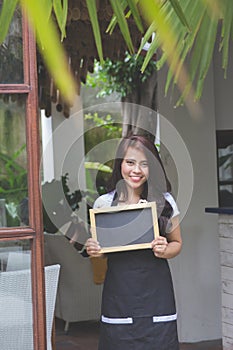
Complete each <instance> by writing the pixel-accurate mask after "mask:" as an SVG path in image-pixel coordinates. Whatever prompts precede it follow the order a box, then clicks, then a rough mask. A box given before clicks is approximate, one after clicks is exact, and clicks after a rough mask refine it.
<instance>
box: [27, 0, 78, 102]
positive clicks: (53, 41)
mask: <svg viewBox="0 0 233 350" xmlns="http://www.w3.org/2000/svg"><path fill="white" fill-rule="evenodd" d="M21 4H22V7H23V8H25V9H26V11H27V13H28V17H29V18H30V19H31V23H32V25H33V28H34V29H35V31H36V35H37V43H38V47H39V50H40V52H41V54H42V57H43V58H44V61H45V63H46V66H47V68H48V70H49V72H50V74H51V76H52V78H53V79H54V81H55V82H56V85H57V87H58V89H59V90H60V91H61V94H62V96H63V98H64V99H65V100H66V101H67V102H68V103H70V104H72V103H73V100H74V97H75V93H76V90H77V89H76V83H75V81H74V79H73V77H72V75H71V72H70V70H69V64H68V60H67V57H66V55H65V51H64V48H63V47H62V45H61V42H60V40H59V37H58V34H57V30H56V28H55V25H54V23H53V22H52V20H51V19H50V20H48V21H47V22H44V21H42V20H41V19H42V18H44V16H45V12H44V7H43V4H42V3H41V2H40V1H31V0H21Z"/></svg>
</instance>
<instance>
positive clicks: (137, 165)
mask: <svg viewBox="0 0 233 350" xmlns="http://www.w3.org/2000/svg"><path fill="white" fill-rule="evenodd" d="M134 171H135V172H137V173H139V172H141V167H140V164H138V163H136V164H135V166H134Z"/></svg>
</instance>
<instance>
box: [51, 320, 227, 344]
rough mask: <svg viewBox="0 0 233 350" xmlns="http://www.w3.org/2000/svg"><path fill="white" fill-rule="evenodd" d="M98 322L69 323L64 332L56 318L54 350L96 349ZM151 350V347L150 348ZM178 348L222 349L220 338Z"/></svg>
mask: <svg viewBox="0 0 233 350" xmlns="http://www.w3.org/2000/svg"><path fill="white" fill-rule="evenodd" d="M98 335H99V324H98V322H95V321H88V322H76V323H71V324H70V326H69V331H68V333H67V334H66V333H65V332H64V322H63V321H62V320H59V319H56V347H55V349H56V350H97V346H98ZM151 350H153V349H151ZM180 350H222V342H221V339H219V340H215V341H204V342H199V343H192V344H190V343H189V344H187V343H185V344H181V345H180Z"/></svg>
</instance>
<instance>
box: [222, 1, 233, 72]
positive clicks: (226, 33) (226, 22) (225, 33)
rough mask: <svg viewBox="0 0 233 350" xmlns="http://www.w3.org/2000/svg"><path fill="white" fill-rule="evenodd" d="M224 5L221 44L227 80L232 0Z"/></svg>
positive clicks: (232, 14)
mask: <svg viewBox="0 0 233 350" xmlns="http://www.w3.org/2000/svg"><path fill="white" fill-rule="evenodd" d="M224 4H225V7H224V8H223V21H222V41H221V44H220V50H221V49H223V54H222V68H223V69H224V76H225V78H226V73H227V66H228V57H229V41H230V37H231V29H232V23H233V3H232V0H226V1H225V3H224Z"/></svg>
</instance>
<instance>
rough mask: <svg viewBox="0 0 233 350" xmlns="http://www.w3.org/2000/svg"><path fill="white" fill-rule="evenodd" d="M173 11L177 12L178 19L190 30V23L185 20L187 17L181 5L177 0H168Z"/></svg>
mask: <svg viewBox="0 0 233 350" xmlns="http://www.w3.org/2000/svg"><path fill="white" fill-rule="evenodd" d="M169 1H170V3H171V5H172V7H173V9H174V11H175V13H176V14H177V16H178V18H179V19H180V21H181V23H182V24H183V25H184V26H185V27H187V28H188V29H189V31H191V28H190V25H189V23H188V21H187V18H186V16H185V14H184V12H183V10H182V7H181V6H180V3H179V1H178V0H169Z"/></svg>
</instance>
